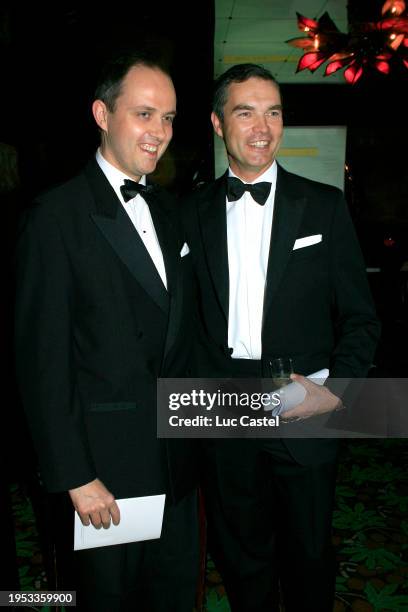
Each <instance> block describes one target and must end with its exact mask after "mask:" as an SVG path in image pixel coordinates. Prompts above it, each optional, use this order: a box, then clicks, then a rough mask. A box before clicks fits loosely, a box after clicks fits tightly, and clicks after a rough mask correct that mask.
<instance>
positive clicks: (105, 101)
mask: <svg viewBox="0 0 408 612" xmlns="http://www.w3.org/2000/svg"><path fill="white" fill-rule="evenodd" d="M92 111H93V116H94V119H95V122H96V124H97V126H98V128H99V130H100V134H101V144H100V148H99V149H98V151H97V153H96V156H95V157H94V158H93V159H92V160H91V161H90V162H89V164H88V165H87V167H86V168H85V169H84V171H83V172H82V173H81V174H79V175H78V176H76V177H75V178H73V179H72V180H70V181H69V182H67V183H66V184H64V185H62V186H59V187H57V188H55V189H53V190H51V191H50V192H48V193H46V194H44V195H41V196H40V197H39V198H38V199H37V201H36V203H35V206H34V207H32V208H31V209H30V210H29V211H28V214H27V216H26V218H25V220H24V225H23V227H22V231H21V235H20V238H19V242H18V248H17V308H16V352H17V374H18V380H19V385H20V389H21V394H22V398H23V403H24V407H25V411H26V413H27V418H28V422H29V425H30V428H31V431H32V435H33V438H34V442H35V445H36V449H37V452H38V456H39V461H40V467H41V473H42V478H43V480H44V482H45V485H46V487H47V488H48V490H49V491H68V492H69V496H70V498H71V500H72V504H73V506H74V508H75V510H76V511H77V512H78V514H79V516H80V518H81V520H82V522H83V523H84V524H85V525H88V524H89V523H92V525H94V527H96V528H100V527H101V526H103V527H104V528H109V526H110V524H111V521H112V522H113V523H114V524H118V523H119V521H120V518H121V517H120V512H119V507H118V504H117V502H116V499H120V498H128V497H136V496H146V495H156V494H162V493H166V506H165V512H164V520H163V528H162V534H161V537H160V539H159V540H152V541H146V542H141V543H132V544H125V545H119V546H108V547H102V548H95V549H90V550H87V551H81V552H77V553H75V557H76V561H77V564H78V567H79V573H80V585H79V592H78V598H79V607H80V609H85V610H95V612H103V611H104V610H106V612H114V611H118V612H119V610H120V611H123V610H137V611H140V612H171V611H172V612H182V611H185V612H191V609H192V607H193V604H194V595H195V586H196V575H197V566H198V563H197V556H198V555H197V548H198V544H197V542H198V537H197V518H196V499H195V494H194V461H193V458H192V455H191V453H190V447H189V446H188V445H187V443H184V441H176V442H177V443H173V444H172V446H170V443H169V444H166V443H164V442H163V441H161V440H158V439H157V435H156V379H157V377H158V376H171V377H177V376H181V377H182V376H186V369H187V364H188V360H189V358H190V357H189V352H190V347H189V338H190V337H191V333H190V331H189V327H188V326H189V321H190V311H191V295H190V288H191V282H190V268H189V266H190V262H189V261H188V260H189V257H188V256H186V257H181V255H180V253H181V251H182V247H183V241H182V240H181V237H180V236H181V234H180V231H179V227H178V223H177V218H176V215H175V209H174V205H173V202H172V200H171V198H170V196H169V195H168V194H167V193H165V192H164V190H162V189H160V188H158V187H154V186H152V185H146V176H147V175H149V174H151V173H152V172H153V171H154V170H155V168H156V164H157V162H158V160H159V159H160V157H161V156H162V155H163V153H164V152H165V150H166V148H167V146H168V144H169V142H170V139H171V137H172V130H173V127H172V124H173V120H174V117H175V114H176V95H175V91H174V87H173V83H172V81H171V78H170V77H169V75H168V74H167V73H166V72H165V70H164V69H163V68H162V67H160V66H159V65H157V64H156V63H155V62H154V61H152V60H151V59H149V58H147V57H144V56H142V55H131V56H126V57H125V56H122V57H120V58H117V59H116V60H114V61H112V62H110V63H109V64H108V65H107V66H106V67H105V69H104V72H103V73H102V76H101V80H100V82H99V85H98V87H97V90H96V95H95V101H94V103H93V106H92ZM186 250H187V249H184V251H186ZM184 251H183V253H184ZM182 326H183V327H182ZM69 527H71V525H69V526H67V525H64V524H61V525H60V528H61V529H67V528H69Z"/></svg>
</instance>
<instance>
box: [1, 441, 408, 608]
mask: <svg viewBox="0 0 408 612" xmlns="http://www.w3.org/2000/svg"><path fill="white" fill-rule="evenodd" d="M407 466H408V445H407V442H406V441H405V440H364V441H363V440H353V441H349V442H347V443H346V444H345V446H344V449H343V452H342V457H341V462H340V470H339V478H338V486H337V490H336V510H335V514H334V520H333V528H334V535H333V542H334V545H335V548H336V552H337V559H338V575H337V585H336V604H335V607H334V610H335V612H343V611H349V610H352V611H353V612H385V611H387V612H388V611H391V612H408V470H407ZM12 497H13V509H14V515H15V521H16V541H17V554H18V565H19V576H20V584H21V588H22V589H23V590H38V589H46V588H47V583H46V577H45V572H44V568H43V560H42V556H41V552H40V547H39V543H38V538H37V531H36V526H35V520H34V516H33V512H32V508H31V504H30V501H29V499H28V497H27V496H26V495H25V494H24V492H23V491H22V490H21V488H19V487H17V486H14V487H13V491H12ZM32 609H35V608H32ZM229 609H230V608H229V605H228V600H227V597H226V595H225V591H224V588H223V585H222V580H221V578H220V576H219V574H218V573H217V571H216V568H215V567H214V565H213V563H212V561H211V559H209V560H208V563H207V573H206V610H207V612H228V611H229ZM39 610H42V611H44V612H45V610H48V608H46V607H43V608H39ZM299 612H301V611H300V610H299Z"/></svg>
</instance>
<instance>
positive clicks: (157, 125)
mask: <svg viewBox="0 0 408 612" xmlns="http://www.w3.org/2000/svg"><path fill="white" fill-rule="evenodd" d="M148 131H149V134H151V135H152V136H154V137H155V138H158V139H159V140H163V139H164V138H165V135H166V130H165V124H164V121H163V120H162V118H161V117H155V118H154V119H153V120H152V121H151V122H150V125H149V130H148Z"/></svg>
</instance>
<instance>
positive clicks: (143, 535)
mask: <svg viewBox="0 0 408 612" xmlns="http://www.w3.org/2000/svg"><path fill="white" fill-rule="evenodd" d="M165 498H166V495H165V494H163V495H149V496H147V497H130V498H128V499H117V500H116V503H117V504H118V506H119V510H120V523H119V525H113V523H111V524H110V527H109V528H108V529H104V528H103V527H101V528H100V529H95V527H94V526H93V525H92V524H90V525H88V526H87V527H86V526H85V525H83V524H82V522H81V519H80V518H79V516H78V514H77V513H76V512H75V526H74V550H82V549H84V548H98V547H100V546H112V545H113V544H126V543H127V542H142V541H144V540H155V539H157V538H160V535H161V530H162V523H163V512H164V501H165Z"/></svg>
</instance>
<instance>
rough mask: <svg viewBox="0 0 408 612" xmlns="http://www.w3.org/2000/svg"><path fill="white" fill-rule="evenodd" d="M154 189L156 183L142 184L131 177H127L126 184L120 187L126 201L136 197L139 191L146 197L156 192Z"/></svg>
mask: <svg viewBox="0 0 408 612" xmlns="http://www.w3.org/2000/svg"><path fill="white" fill-rule="evenodd" d="M154 190H155V188H154V185H141V184H140V183H136V181H131V180H130V179H125V181H124V184H123V185H122V186H121V188H120V191H121V193H122V196H123V199H124V200H125V202H127V201H128V200H131V199H132V198H134V197H135V196H136V195H137V194H138V193H139V194H140V195H141V196H142V197H143V198H144V199H146V196H149V194H152V193H154Z"/></svg>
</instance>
